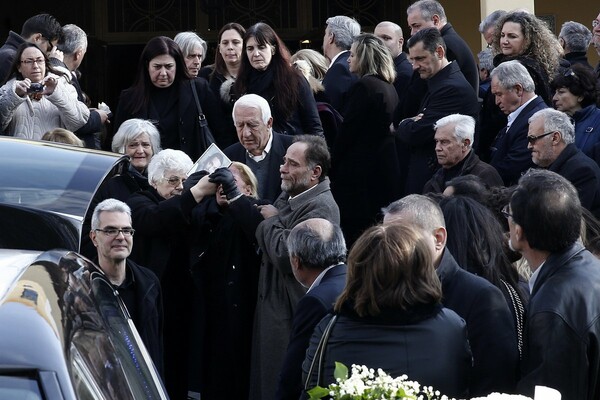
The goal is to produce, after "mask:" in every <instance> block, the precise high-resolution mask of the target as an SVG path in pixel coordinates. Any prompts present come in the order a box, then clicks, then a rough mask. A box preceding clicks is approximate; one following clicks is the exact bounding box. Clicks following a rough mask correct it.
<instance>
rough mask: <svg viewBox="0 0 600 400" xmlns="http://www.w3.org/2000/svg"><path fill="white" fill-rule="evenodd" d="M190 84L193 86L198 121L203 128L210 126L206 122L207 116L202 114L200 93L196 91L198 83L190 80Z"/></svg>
mask: <svg viewBox="0 0 600 400" xmlns="http://www.w3.org/2000/svg"><path fill="white" fill-rule="evenodd" d="M190 84H191V85H192V93H193V94H194V100H195V101H196V108H197V109H198V121H199V122H200V126H201V127H205V126H207V125H208V123H207V122H206V116H205V115H204V113H203V112H202V107H200V100H199V99H198V92H197V91H196V83H195V82H194V80H193V79H191V80H190Z"/></svg>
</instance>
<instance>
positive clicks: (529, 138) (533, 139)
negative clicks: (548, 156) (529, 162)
mask: <svg viewBox="0 0 600 400" xmlns="http://www.w3.org/2000/svg"><path fill="white" fill-rule="evenodd" d="M555 132H556V131H551V132H544V133H542V134H541V135H537V136H533V135H529V136H527V143H529V144H534V143H535V142H537V141H538V140H539V139H541V138H543V137H546V136H548V135H552V134H553V133H555Z"/></svg>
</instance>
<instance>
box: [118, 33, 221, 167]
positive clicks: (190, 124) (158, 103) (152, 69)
mask: <svg viewBox="0 0 600 400" xmlns="http://www.w3.org/2000/svg"><path fill="white" fill-rule="evenodd" d="M194 89H195V91H196V94H197V96H198V100H199V103H200V107H201V109H202V113H203V114H204V116H205V117H206V122H208V126H209V127H210V129H211V131H212V134H213V136H214V138H215V140H216V139H217V138H218V137H219V136H220V135H222V134H226V132H227V128H228V127H226V126H225V120H224V118H223V115H222V112H221V108H220V107H219V103H218V101H217V98H216V97H215V96H214V95H213V93H212V91H211V90H210V89H209V87H208V82H206V80H204V79H201V78H196V79H190V76H189V75H188V72H187V69H186V66H185V61H184V59H183V54H182V53H181V50H180V49H179V46H177V44H176V43H175V42H174V41H173V40H172V39H169V38H168V37H165V36H158V37H155V38H153V39H150V41H149V42H148V44H146V47H145V48H144V50H143V51H142V54H141V56H140V60H139V64H138V71H137V75H136V78H135V81H134V83H133V85H132V86H131V87H130V88H129V89H126V90H124V91H123V92H121V96H120V98H119V105H118V107H117V112H116V116H115V128H119V126H120V125H121V123H123V121H125V120H127V119H130V118H143V119H150V120H153V121H156V125H157V127H158V130H159V131H160V137H161V146H162V147H163V148H165V149H167V148H168V149H176V150H182V151H183V152H185V153H186V154H187V155H188V156H190V158H192V159H193V160H194V161H195V160H197V159H198V158H199V157H200V155H201V154H202V153H203V152H204V150H206V148H207V147H208V146H209V145H210V144H211V142H210V141H209V140H208V139H206V138H205V136H203V135H202V134H201V130H200V124H199V114H198V107H197V105H196V100H195V97H194V92H193V90H194ZM230 130H231V128H229V131H230Z"/></svg>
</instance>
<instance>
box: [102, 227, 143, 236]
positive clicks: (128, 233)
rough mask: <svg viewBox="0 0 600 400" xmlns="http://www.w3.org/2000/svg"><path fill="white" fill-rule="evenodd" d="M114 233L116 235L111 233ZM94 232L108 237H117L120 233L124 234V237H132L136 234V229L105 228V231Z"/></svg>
mask: <svg viewBox="0 0 600 400" xmlns="http://www.w3.org/2000/svg"><path fill="white" fill-rule="evenodd" d="M111 231H114V233H110V232H111ZM94 232H102V233H104V234H105V235H106V236H108V237H117V236H119V234H120V233H122V234H123V236H124V237H132V236H133V235H134V234H135V229H133V228H120V229H119V228H105V229H99V228H98V229H94Z"/></svg>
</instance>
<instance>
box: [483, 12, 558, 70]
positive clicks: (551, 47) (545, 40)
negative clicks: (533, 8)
mask: <svg viewBox="0 0 600 400" xmlns="http://www.w3.org/2000/svg"><path fill="white" fill-rule="evenodd" d="M506 22H514V23H515V24H519V25H520V26H521V31H522V32H523V37H524V46H523V48H524V51H523V53H522V54H521V55H524V56H528V57H532V58H534V59H535V60H537V61H538V62H539V63H540V64H541V65H542V67H543V68H544V70H545V71H546V73H547V74H548V76H554V73H555V71H556V69H557V67H558V63H559V60H560V57H561V52H562V47H561V45H560V43H559V42H558V39H556V37H555V36H554V35H553V34H552V32H551V31H550V29H548V27H547V26H546V24H545V23H544V22H543V21H542V20H541V19H539V18H537V17H536V16H535V15H533V14H529V13H527V12H524V11H512V12H509V13H508V14H506V15H505V16H503V17H500V18H499V19H498V22H497V23H496V29H495V30H494V40H493V42H492V50H493V51H494V55H496V54H500V53H502V50H501V49H500V34H501V33H502V28H503V27H504V24H505V23H506Z"/></svg>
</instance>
